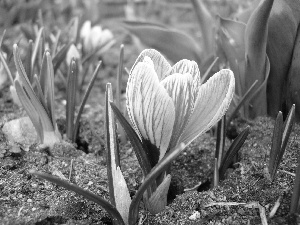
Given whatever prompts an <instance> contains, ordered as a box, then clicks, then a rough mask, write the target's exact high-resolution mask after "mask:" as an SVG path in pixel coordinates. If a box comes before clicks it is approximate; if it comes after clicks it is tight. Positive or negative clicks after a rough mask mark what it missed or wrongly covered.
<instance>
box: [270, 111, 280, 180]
mask: <svg viewBox="0 0 300 225" xmlns="http://www.w3.org/2000/svg"><path fill="white" fill-rule="evenodd" d="M282 134H283V116H282V112H278V115H277V118H276V121H275V125H274V131H273V138H272V144H271V151H270V161H269V173H270V178H271V180H273V179H274V177H275V174H276V172H277V167H278V164H279V161H278V155H281V153H280V151H281V144H282Z"/></svg>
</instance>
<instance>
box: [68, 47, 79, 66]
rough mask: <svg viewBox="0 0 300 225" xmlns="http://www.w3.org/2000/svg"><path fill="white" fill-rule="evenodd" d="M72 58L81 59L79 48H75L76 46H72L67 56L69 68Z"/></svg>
mask: <svg viewBox="0 0 300 225" xmlns="http://www.w3.org/2000/svg"><path fill="white" fill-rule="evenodd" d="M72 58H75V59H80V58H81V56H80V53H79V51H78V50H77V48H76V47H75V45H74V44H72V45H71V46H70V48H69V50H68V52H67V56H66V62H67V65H68V66H69V65H70V63H71V59H72Z"/></svg>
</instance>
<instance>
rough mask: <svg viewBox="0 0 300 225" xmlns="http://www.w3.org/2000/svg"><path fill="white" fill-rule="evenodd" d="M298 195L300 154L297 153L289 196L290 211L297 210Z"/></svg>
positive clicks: (299, 190) (299, 186) (299, 189)
mask: <svg viewBox="0 0 300 225" xmlns="http://www.w3.org/2000/svg"><path fill="white" fill-rule="evenodd" d="M299 196H300V154H298V166H297V170H296V178H295V180H294V188H293V194H292V197H291V206H290V213H291V214H294V213H298V212H299V210H298V209H299Z"/></svg>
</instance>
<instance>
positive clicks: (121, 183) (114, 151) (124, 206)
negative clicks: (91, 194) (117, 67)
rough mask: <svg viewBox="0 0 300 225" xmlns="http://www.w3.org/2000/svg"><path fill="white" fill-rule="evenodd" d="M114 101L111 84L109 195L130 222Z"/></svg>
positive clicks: (107, 124) (108, 108)
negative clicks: (121, 167)
mask: <svg viewBox="0 0 300 225" xmlns="http://www.w3.org/2000/svg"><path fill="white" fill-rule="evenodd" d="M112 100H113V96H112V88H111V84H109V83H108V84H107V85H106V94H105V129H106V150H107V176H108V180H109V194H110V199H111V202H112V204H113V205H115V206H116V208H117V210H118V211H119V212H120V214H121V216H122V218H123V220H124V221H126V222H127V221H128V215H129V206H130V203H131V199H130V195H129V191H128V188H127V185H126V181H125V179H124V177H123V175H122V172H121V169H120V155H119V145H118V142H117V133H116V123H115V117H114V114H113V111H112V109H111V106H110V101H112Z"/></svg>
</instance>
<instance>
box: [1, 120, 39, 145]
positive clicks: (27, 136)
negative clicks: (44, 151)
mask: <svg viewBox="0 0 300 225" xmlns="http://www.w3.org/2000/svg"><path fill="white" fill-rule="evenodd" d="M2 131H3V133H4V134H5V136H6V138H7V139H8V140H9V141H11V142H14V143H19V144H22V145H24V146H27V147H28V146H30V145H32V144H34V143H36V142H37V133H36V131H35V128H34V126H33V124H32V122H31V120H30V119H29V117H21V118H19V119H15V120H11V121H9V122H6V123H5V124H4V126H3V128H2Z"/></svg>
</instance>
